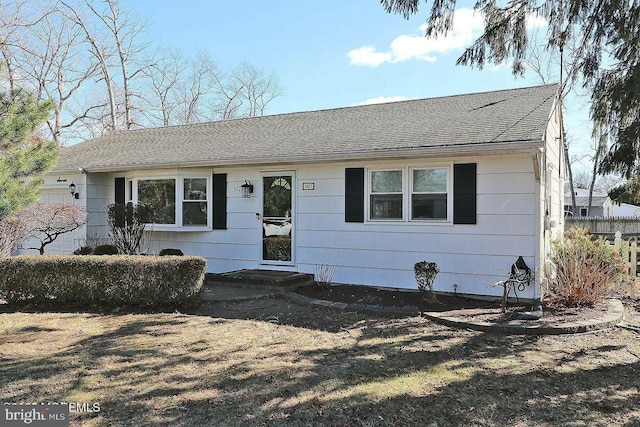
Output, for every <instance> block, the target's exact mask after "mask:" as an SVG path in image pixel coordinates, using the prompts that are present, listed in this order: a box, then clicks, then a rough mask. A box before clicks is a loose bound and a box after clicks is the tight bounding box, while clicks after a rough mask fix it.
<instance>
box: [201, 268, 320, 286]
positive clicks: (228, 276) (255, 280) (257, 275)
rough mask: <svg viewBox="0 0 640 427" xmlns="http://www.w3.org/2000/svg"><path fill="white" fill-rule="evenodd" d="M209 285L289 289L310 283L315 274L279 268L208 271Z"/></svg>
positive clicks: (207, 280) (207, 279)
mask: <svg viewBox="0 0 640 427" xmlns="http://www.w3.org/2000/svg"><path fill="white" fill-rule="evenodd" d="M206 282H207V285H210V286H237V287H243V288H261V289H276V290H280V291H288V290H292V289H295V288H298V287H300V286H306V285H310V284H311V283H312V282H313V274H306V273H297V272H295V271H279V270H256V269H253V270H237V271H229V272H226V273H207V276H206Z"/></svg>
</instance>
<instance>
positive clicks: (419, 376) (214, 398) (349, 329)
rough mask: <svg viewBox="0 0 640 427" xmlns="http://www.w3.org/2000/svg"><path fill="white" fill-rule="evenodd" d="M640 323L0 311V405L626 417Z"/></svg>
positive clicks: (125, 413) (201, 420)
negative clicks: (609, 325)
mask: <svg viewBox="0 0 640 427" xmlns="http://www.w3.org/2000/svg"><path fill="white" fill-rule="evenodd" d="M628 312H629V315H630V316H635V318H632V317H630V319H632V320H631V323H633V322H635V319H637V318H638V317H640V312H639V311H638V308H637V307H636V306H629V307H628ZM637 326H639V325H638V324H636V328H633V327H628V328H625V327H617V328H614V329H611V330H605V331H600V332H596V333H590V334H582V335H570V336H545V337H539V338H536V337H523V336H503V335H493V334H484V333H480V332H473V331H466V330H459V329H452V328H448V327H445V326H441V325H438V324H435V323H432V322H430V321H428V320H426V319H423V318H421V317H419V316H416V317H404V318H389V317H376V316H373V315H362V314H357V313H349V312H342V311H337V310H332V309H325V308H317V307H309V306H303V305H298V304H296V303H292V302H289V301H287V300H284V299H278V298H262V299H257V300H250V301H245V302H237V303H233V302H223V303H210V304H207V305H205V306H203V307H202V308H201V309H199V310H197V311H194V312H192V313H178V312H172V313H142V312H118V313H112V312H109V313H92V312H73V311H71V310H68V311H66V312H41V311H39V310H36V309H25V308H21V309H13V308H9V307H7V306H6V305H4V306H2V305H0V402H3V403H33V402H60V401H63V402H78V403H94V402H97V403H99V406H100V411H99V412H84V413H77V412H76V413H73V414H72V422H71V425H73V426H126V425H130V426H162V425H171V426H174V425H175V426H205V425H212V426H220V425H274V426H280V425H309V426H311V425H313V426H316V425H338V426H378V425H389V426H414V425H424V426H449V425H464V426H471V425H481V426H494V425H495V426H507V425H508V426H634V425H640V390H639V387H640V328H637Z"/></svg>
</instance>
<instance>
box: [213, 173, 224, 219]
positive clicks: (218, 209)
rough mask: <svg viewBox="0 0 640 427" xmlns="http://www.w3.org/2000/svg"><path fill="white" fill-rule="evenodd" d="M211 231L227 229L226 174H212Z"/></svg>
mask: <svg viewBox="0 0 640 427" xmlns="http://www.w3.org/2000/svg"><path fill="white" fill-rule="evenodd" d="M213 229H214V230H226V229H227V174H226V173H214V174H213Z"/></svg>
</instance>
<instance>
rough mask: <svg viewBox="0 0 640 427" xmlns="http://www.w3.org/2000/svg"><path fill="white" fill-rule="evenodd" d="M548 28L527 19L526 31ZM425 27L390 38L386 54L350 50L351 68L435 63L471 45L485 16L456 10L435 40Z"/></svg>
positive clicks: (536, 19) (537, 20)
mask: <svg viewBox="0 0 640 427" xmlns="http://www.w3.org/2000/svg"><path fill="white" fill-rule="evenodd" d="M545 25H547V22H546V21H545V20H544V18H542V17H538V16H535V15H531V16H530V17H528V19H527V27H528V28H529V29H534V28H540V27H543V26H545ZM426 29H427V24H423V25H421V26H420V28H419V30H418V32H417V33H416V34H414V35H406V34H403V35H400V36H398V37H396V38H395V39H393V40H392V41H391V43H390V45H389V49H388V50H387V51H378V50H377V49H376V48H375V47H374V46H363V47H359V48H356V49H353V50H351V51H349V53H348V54H347V55H348V57H349V60H350V63H351V64H352V65H364V66H369V67H377V66H379V65H381V64H384V63H395V62H402V61H408V60H412V59H415V60H421V61H428V62H435V61H436V60H437V56H438V55H443V54H447V53H449V52H455V51H462V50H463V49H465V48H466V47H468V46H470V45H471V43H473V41H474V40H475V39H476V38H477V37H478V36H480V35H481V34H482V31H483V30H484V16H483V14H482V13H480V12H476V11H474V10H473V9H470V8H460V9H457V10H456V11H455V15H454V18H453V28H452V29H451V30H450V31H449V32H448V33H447V36H446V37H444V36H440V37H437V38H433V37H425V36H424V34H425V31H426Z"/></svg>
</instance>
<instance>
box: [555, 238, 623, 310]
mask: <svg viewBox="0 0 640 427" xmlns="http://www.w3.org/2000/svg"><path fill="white" fill-rule="evenodd" d="M553 249H554V254H553V262H554V263H555V265H556V274H555V277H553V278H552V279H550V280H549V294H550V295H549V296H548V298H549V300H550V301H551V302H553V303H556V304H561V305H565V306H568V307H575V306H583V305H585V306H592V305H594V304H596V303H598V302H600V301H602V300H603V299H604V298H607V297H609V296H610V295H611V294H612V292H613V289H614V284H615V283H616V281H617V280H619V279H620V278H621V277H622V274H623V272H624V264H623V263H622V259H621V258H620V255H619V254H618V253H616V251H615V250H614V248H613V247H611V246H609V245H607V244H606V242H605V241H604V240H602V239H597V240H593V239H592V238H591V236H590V235H589V232H588V231H587V230H584V229H578V228H572V229H570V230H568V231H566V232H565V236H564V239H561V240H558V241H556V242H555V243H554V245H553Z"/></svg>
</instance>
